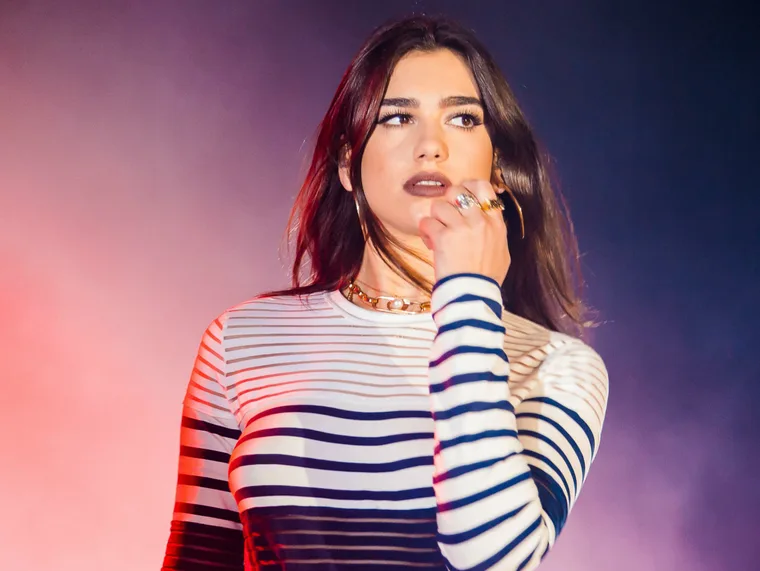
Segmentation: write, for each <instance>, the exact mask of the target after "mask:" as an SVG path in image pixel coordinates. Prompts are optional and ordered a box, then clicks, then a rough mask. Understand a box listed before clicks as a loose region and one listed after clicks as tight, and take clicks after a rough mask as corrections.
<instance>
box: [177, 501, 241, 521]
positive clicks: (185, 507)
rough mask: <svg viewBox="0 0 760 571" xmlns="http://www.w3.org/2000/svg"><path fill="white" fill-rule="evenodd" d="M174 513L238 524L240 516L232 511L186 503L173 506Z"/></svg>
mask: <svg viewBox="0 0 760 571" xmlns="http://www.w3.org/2000/svg"><path fill="white" fill-rule="evenodd" d="M174 511H175V512H178V513H181V514H194V515H201V516H205V517H213V518H216V519H223V520H225V521H234V522H237V523H240V514H239V513H238V512H237V511H234V510H225V509H222V508H212V507H210V506H202V505H199V504H191V503H187V502H177V503H175V504H174Z"/></svg>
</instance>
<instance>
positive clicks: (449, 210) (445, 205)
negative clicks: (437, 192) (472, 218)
mask: <svg viewBox="0 0 760 571" xmlns="http://www.w3.org/2000/svg"><path fill="white" fill-rule="evenodd" d="M430 216H431V217H433V218H435V219H436V220H439V221H440V222H441V223H443V225H444V226H446V227H449V228H451V227H453V226H457V225H461V224H462V223H463V222H464V221H463V220H462V214H461V213H460V212H459V210H458V209H457V207H456V206H454V205H453V204H451V202H449V201H448V200H442V199H438V200H433V201H432V202H431V203H430Z"/></svg>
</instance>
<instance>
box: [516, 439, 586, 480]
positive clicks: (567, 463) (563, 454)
mask: <svg viewBox="0 0 760 571" xmlns="http://www.w3.org/2000/svg"><path fill="white" fill-rule="evenodd" d="M520 435H521V436H532V437H533V438H537V439H538V440H541V441H543V442H546V443H547V444H548V445H549V446H551V447H552V448H553V449H554V450H555V452H557V454H559V455H560V456H561V457H562V459H563V460H564V461H565V465H566V466H567V470H568V472H570V477H571V478H572V479H573V487H574V488H575V489H576V490H577V489H578V479H577V478H576V477H575V470H574V469H573V466H572V465H571V464H570V458H568V457H567V455H566V454H565V452H564V451H563V450H562V448H560V447H559V446H558V445H557V444H556V443H555V442H554V441H553V440H552V439H551V438H549V437H548V436H546V435H544V434H541V433H540V432H535V431H533V430H521V431H520Z"/></svg>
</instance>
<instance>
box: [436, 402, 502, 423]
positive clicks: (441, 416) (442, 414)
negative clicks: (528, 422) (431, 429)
mask: <svg viewBox="0 0 760 571" xmlns="http://www.w3.org/2000/svg"><path fill="white" fill-rule="evenodd" d="M486 410H505V411H508V412H512V411H513V410H514V408H513V407H512V405H511V404H510V403H509V401H506V400H502V401H499V402H470V403H466V404H460V405H458V406H455V407H454V408H450V409H448V410H441V411H438V412H436V411H433V420H449V419H450V418H454V417H455V416H459V415H460V414H466V413H468V412H483V411H486Z"/></svg>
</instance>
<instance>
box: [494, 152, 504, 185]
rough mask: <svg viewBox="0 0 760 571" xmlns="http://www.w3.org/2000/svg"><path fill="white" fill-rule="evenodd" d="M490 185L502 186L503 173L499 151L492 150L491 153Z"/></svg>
mask: <svg viewBox="0 0 760 571" xmlns="http://www.w3.org/2000/svg"><path fill="white" fill-rule="evenodd" d="M491 185H492V186H493V187H494V188H495V189H503V188H504V175H503V173H502V171H501V158H500V157H499V151H494V154H493V166H492V167H491ZM497 192H498V190H497Z"/></svg>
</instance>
